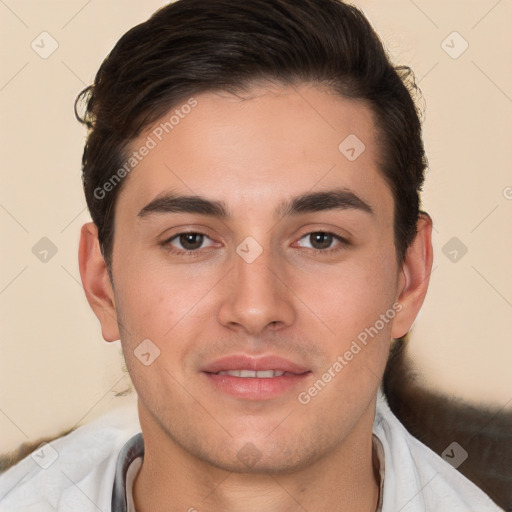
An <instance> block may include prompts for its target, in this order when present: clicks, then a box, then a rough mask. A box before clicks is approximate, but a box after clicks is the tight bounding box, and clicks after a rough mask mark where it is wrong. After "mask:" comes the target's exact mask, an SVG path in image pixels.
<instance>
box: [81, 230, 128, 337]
mask: <svg viewBox="0 0 512 512" xmlns="http://www.w3.org/2000/svg"><path fill="white" fill-rule="evenodd" d="M78 263H79V267H80V277H81V278H82V285H83V287H84V291H85V296H86V297H87V301H88V302H89V305H90V306H91V308H92V310H93V311H94V314H95V315H96V316H97V317H98V320H99V321H100V324H101V331H102V334H103V338H104V339H105V341H116V340H118V339H119V327H118V323H117V312H116V306H115V298H114V290H113V288H112V283H111V282H110V276H109V275H108V270H107V265H106V264H105V260H104V258H103V255H102V254H101V250H100V244H99V241H98V228H97V227H96V225H95V224H94V223H93V222H89V223H87V224H84V225H83V226H82V231H81V233H80V246H79V249H78Z"/></svg>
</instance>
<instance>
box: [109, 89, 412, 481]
mask: <svg viewBox="0 0 512 512" xmlns="http://www.w3.org/2000/svg"><path fill="white" fill-rule="evenodd" d="M195 100H196V101H197V106H195V107H194V108H193V109H190V110H191V111H190V113H188V114H187V115H184V116H183V118H182V117H180V120H179V122H178V123H176V124H175V126H174V128H173V129H172V131H171V130H169V133H168V134H165V132H164V135H165V137H162V140H161V141H159V140H158V137H156V135H155V134H156V133H159V134H160V132H161V130H160V131H158V130H157V131H156V132H155V131H154V130H155V129H158V126H160V123H161V122H165V121H167V120H168V119H169V117H170V116H171V114H172V112H171V113H169V115H166V116H164V118H162V119H161V120H159V121H158V122H157V123H156V124H155V125H154V126H152V127H151V129H150V130H149V131H148V132H147V133H145V134H144V135H142V136H140V137H139V138H138V139H137V140H136V141H135V142H134V143H133V145H132V149H133V150H137V149H138V148H140V147H142V146H143V145H145V144H147V141H148V139H147V137H148V135H149V136H151V138H152V139H153V141H154V142H156V143H157V144H156V146H155V147H153V148H152V149H151V150H150V151H149V152H148V154H147V156H145V157H144V158H143V159H142V161H141V162H140V163H139V164H138V165H137V167H136V168H135V169H134V170H133V171H132V172H131V174H130V175H129V177H128V178H127V182H126V183H125V186H124V188H123V190H122V192H121V193H120V196H119V198H118V203H117V205H116V211H115V241H114V251H113V269H112V270H113V282H114V292H115V306H116V312H117V318H118V321H119V323H120V325H121V326H122V327H121V330H120V333H121V341H122V346H123V350H124V355H125V359H126V362H127V365H128V369H129V372H130V375H131V378H132V380H133V383H134V385H135V388H136V390H137V392H138V395H139V413H140V419H141V424H142V427H143V430H144V429H146V431H147V432H148V433H149V432H151V436H152V437H153V439H160V440H161V441H162V442H161V443H160V444H161V446H162V457H164V456H165V455H166V454H167V455H169V454H170V452H169V451H168V448H166V447H169V446H173V447H175V448H176V449H179V450H185V452H187V453H189V454H193V455H194V456H196V457H198V458H199V459H201V460H203V461H205V462H209V463H212V464H214V465H215V466H218V467H221V468H223V469H226V470H235V471H280V470H291V469H294V468H295V469H296V468H300V467H304V466H307V465H309V464H311V463H312V462H313V461H315V460H317V459H319V458H321V457H325V456H327V455H328V454H332V453H334V452H335V450H336V448H337V447H339V446H340V443H342V442H343V441H344V440H345V439H347V440H348V439H349V438H350V436H352V438H355V437H357V436H361V437H363V436H368V433H369V432H370V431H371V419H372V418H373V413H374V403H375V402H374V400H375V395H376V391H377V388H378V386H379V383H380V379H381V376H382V373H383V370H384V367H385V363H386V360H387V355H388V350H389V341H390V339H391V327H392V323H393V320H392V318H393V316H394V313H395V309H396V304H395V302H396V300H397V298H398V296H399V294H400V287H401V286H403V275H402V273H401V272H400V271H399V269H398V267H397V262H396V256H395V246H394V236H393V210H394V208H393V198H392V194H391V192H390V190H389V188H388V186H387V185H386V183H385V181H384V179H383V178H382V176H381V175H380V173H379V170H378V168H377V161H378V156H379V155H378V153H377V144H376V137H377V134H376V131H375V126H374V123H373V120H372V116H371V113H370V111H369V109H368V108H367V107H366V106H365V105H363V104H362V103H358V102H355V101H353V100H347V99H342V98H340V97H339V96H335V95H334V94H332V93H328V92H326V91H325V90H322V89H320V88H318V87H313V86H302V87H299V88H285V87H282V88H278V87H276V86H273V87H272V88H271V87H270V86H269V87H267V88H263V87H259V88H254V89H253V90H252V91H251V94H250V95H246V96H245V97H244V99H242V98H240V97H236V96H234V95H230V94H228V93H207V94H202V95H198V96H196V97H195ZM185 103H186V101H184V104H185ZM175 108H177V109H178V110H179V109H180V105H177V106H175ZM175 108H173V110H174V109H175ZM188 110H189V109H184V110H181V112H184V111H188ZM354 136H355V137H357V139H359V141H361V142H362V143H363V144H364V150H363V151H362V153H361V150H362V149H363V146H362V145H361V142H358V141H357V139H355V138H354ZM347 137H350V138H349V139H347V142H345V143H344V144H342V145H341V149H340V148H339V146H340V143H342V142H343V141H344V140H345V139H346V138H347ZM150 145H152V144H150ZM352 149H353V150H352ZM359 153H360V154H359ZM354 157H356V158H354ZM319 192H333V198H331V199H329V200H328V198H327V197H323V198H320V201H318V196H316V197H315V196H312V197H311V198H310V199H309V200H307V199H304V200H303V201H299V202H297V201H296V199H297V198H300V197H301V196H307V195H310V194H315V193H319ZM340 192H341V193H340ZM166 195H172V196H174V198H176V197H179V196H200V197H201V198H203V199H204V200H206V201H212V202H215V203H219V204H217V206H222V207H223V209H224V210H225V211H224V213H225V215H224V216H220V215H212V213H215V214H219V213H220V212H219V211H216V210H215V209H213V208H209V210H208V209H207V210H205V209H203V210H198V208H197V206H198V205H197V204H195V203H194V202H193V201H185V202H183V201H182V202H180V203H179V204H178V203H177V202H174V203H172V202H171V201H169V200H167V201H165V200H164V201H159V202H157V203H154V202H153V201H154V200H155V199H161V198H163V197H164V196H166ZM152 202H153V205H152V206H148V205H149V204H150V203H152ZM283 205H287V206H288V208H285V207H284V206H283ZM146 206H148V207H147V208H145V207H146ZM210 210H211V211H210ZM217 210H220V208H217ZM183 233H188V236H185V235H182V234H183ZM194 233H196V235H194ZM180 234H181V235H182V236H179V235H180ZM394 305H395V309H394V308H393V306H394ZM390 311H391V312H392V313H393V315H392V314H391V313H390ZM381 315H384V316H385V318H386V321H383V320H382V316H381ZM379 320H380V321H379ZM365 329H368V330H367V331H365ZM376 331H378V332H377V333H376ZM369 332H371V335H369ZM362 333H366V344H364V343H362V341H361V340H362V339H364V338H365V336H364V335H362ZM358 336H359V338H358ZM143 340H151V341H150V342H148V341H145V342H144V343H145V344H144V345H141V346H140V347H139V345H140V344H141V342H142V341H143ZM354 342H356V344H357V346H358V347H359V350H358V349H357V348H356V345H354ZM138 347H139V348H138ZM156 347H157V348H158V350H159V351H160V355H159V357H157V358H156V359H154V357H155V356H156V354H157V348H156ZM347 351H348V352H350V353H351V354H352V357H350V355H347V354H346V353H347ZM137 355H138V357H137ZM339 356H341V360H340V359H339ZM153 359H154V361H153ZM151 361H152V362H151ZM337 361H338V363H339V365H336V362H337ZM341 361H343V363H342V362H341ZM148 363H151V364H148ZM340 365H341V367H340ZM236 370H253V371H256V370H259V371H263V372H264V373H260V374H256V376H254V374H252V373H250V372H249V373H247V372H242V373H241V375H240V376H237V373H236ZM265 370H276V371H277V373H271V372H265ZM218 372H222V373H220V374H219V373H218ZM225 372H230V373H225ZM282 372H286V373H285V374H283V375H281V373H282ZM326 372H328V373H329V374H330V376H331V378H330V379H328V378H327V377H324V378H323V380H322V376H323V375H324V374H325V373H326ZM244 375H246V376H245V377H244ZM251 375H252V376H251ZM319 379H320V380H322V382H323V385H322V384H318V381H319ZM326 381H328V382H326ZM315 383H317V384H316V387H315ZM311 388H314V389H313V391H311ZM315 389H316V392H315ZM308 390H309V391H308ZM148 437H149V436H148ZM164 440H167V443H165V442H164Z"/></svg>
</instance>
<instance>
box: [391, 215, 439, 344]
mask: <svg viewBox="0 0 512 512" xmlns="http://www.w3.org/2000/svg"><path fill="white" fill-rule="evenodd" d="M432 261H433V251H432V219H431V218H430V216H429V215H428V214H427V213H423V212H422V213H421V214H420V217H419V219H418V223H417V233H416V236H415V238H414V240H413V242H412V244H411V245H410V246H409V248H408V249H407V253H406V255H405V261H404V263H403V266H402V272H401V275H402V277H401V281H403V283H400V288H399V289H401V290H402V291H401V293H400V295H399V297H398V302H399V303H400V304H401V306H402V309H401V311H400V314H399V315H397V317H396V318H395V321H394V323H393V330H392V336H393V338H401V337H402V336H405V335H406V334H407V333H408V332H409V329H410V328H411V326H412V324H413V322H414V320H415V319H416V316H417V315H418V313H419V311H420V309H421V306H422V304H423V301H424V299H425V295H426V293H427V289H428V284H429V281H430V273H431V272H432Z"/></svg>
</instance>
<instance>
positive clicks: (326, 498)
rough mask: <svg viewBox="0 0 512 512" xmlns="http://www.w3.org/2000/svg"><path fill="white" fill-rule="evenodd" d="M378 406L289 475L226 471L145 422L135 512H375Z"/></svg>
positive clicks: (143, 417)
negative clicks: (374, 442)
mask: <svg viewBox="0 0 512 512" xmlns="http://www.w3.org/2000/svg"><path fill="white" fill-rule="evenodd" d="M374 405H375V404H374V403H372V405H371V406H370V408H369V410H368V411H366V412H365V416H367V417H365V418H361V421H360V422H359V424H358V425H357V426H356V427H355V428H354V429H353V430H352V431H351V432H350V434H349V435H348V436H347V437H346V438H345V439H343V440H342V441H341V442H340V444H339V445H338V446H337V447H336V448H335V449H334V450H332V451H331V452H330V453H329V454H327V455H325V456H323V457H321V458H319V459H318V460H317V461H315V462H314V463H312V464H311V463H309V464H307V466H305V467H302V468H298V469H297V470H296V471H293V472H287V473H235V472H229V471H225V470H223V469H220V468H218V467H215V466H213V465H211V464H209V463H207V462H205V461H202V460H200V459H198V458H197V457H194V456H193V455H191V454H189V453H188V452H186V451H185V450H183V449H182V448H181V447H180V446H179V445H178V444H177V443H175V442H174V441H173V440H172V439H170V438H169V436H168V435H167V433H165V432H164V431H163V430H162V429H161V428H160V427H159V426H157V424H156V423H153V422H151V421H147V417H145V416H142V417H141V427H142V432H143V435H144V443H145V455H144V462H143V464H142V467H141V470H140V472H139V474H138V476H137V478H136V480H135V482H134V486H133V496H134V502H135V506H136V509H137V512H149V511H151V510H167V511H169V512H178V511H180V512H182V511H188V512H217V511H219V510H222V511H223V512H235V511H239V510H244V511H246V512H260V511H261V510H272V511H274V512H296V511H303V510H304V511H311V510H331V511H336V512H348V511H350V512H374V511H375V510H376V508H377V502H378V498H379V483H378V476H377V474H376V471H375V468H374V461H373V450H372V426H373V416H374V411H375V408H374ZM140 407H141V404H140V402H139V408H140ZM139 410H140V409H139Z"/></svg>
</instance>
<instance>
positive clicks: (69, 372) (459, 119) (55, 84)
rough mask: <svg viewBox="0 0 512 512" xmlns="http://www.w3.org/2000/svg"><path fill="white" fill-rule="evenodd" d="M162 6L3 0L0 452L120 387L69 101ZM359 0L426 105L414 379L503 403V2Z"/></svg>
mask: <svg viewBox="0 0 512 512" xmlns="http://www.w3.org/2000/svg"><path fill="white" fill-rule="evenodd" d="M205 1H206V0H205ZM162 5H164V2H162V1H158V0H147V1H144V2H142V1H133V0H122V1H114V0H101V1H100V0H89V1H85V0H80V1H35V0H32V1H21V0H2V1H1V2H0V19H1V22H0V23H1V26H0V34H1V35H0V38H1V41H0V42H1V45H2V46H1V48H2V50H1V53H2V66H0V108H1V121H2V122H1V128H0V130H1V132H0V141H1V152H0V158H1V164H0V169H1V188H0V226H1V227H0V229H1V236H2V251H1V265H0V268H1V273H0V311H1V313H0V315H1V333H0V451H5V450H8V449H10V448H13V447H15V446H17V445H18V444H20V443H21V442H23V441H25V440H27V439H34V438H36V437H37V436H40V435H51V434H56V433H58V432H59V431H60V430H61V429H63V428H67V427H71V426H73V425H75V424H77V423H79V422H87V421H90V420H91V419H93V418H94V417H96V416H98V415H99V414H101V413H102V412H103V411H105V410H106V409H108V408H109V407H112V405H113V404H114V403H117V402H119V401H121V400H123V399H122V398H119V397H118V396H116V395H119V394H120V393H121V394H122V393H123V391H124V390H126V389H127V388H128V387H129V381H128V380H127V379H126V377H123V372H122V370H121V360H120V355H119V354H120V346H119V343H118V342H117V343H112V344H107V343H105V342H104V341H103V340H102V337H101V332H100V329H99V325H98V322H97V320H96V318H95V317H94V315H93V313H92V312H91V311H90V309H89V306H88V304H87V302H86V299H85V296H84V293H83V290H82V287H81V284H80V278H79V273H78V264H77V247H78V235H79V229H80V226H81V225H82V224H83V223H84V222H86V221H88V220H89V217H88V213H87V211H86V209H85V201H84V198H83V193H82V189H81V181H80V159H81V154H82V147H83V141H84V135H85V134H84V130H83V129H82V127H81V126H80V125H79V124H78V123H77V122H76V121H75V119H74V115H73V100H74V98H75V96H76V95H77V93H78V92H79V91H80V90H81V89H82V88H83V87H84V86H85V85H88V84H89V83H90V82H91V81H92V80H93V77H94V74H95V72H96V70H97V69H98V67H99V65H100V63H101V61H102V59H103V58H104V57H105V56H106V54H107V53H108V52H109V51H110V49H111V48H112V46H113V45H114V44H115V42H116V41H117V40H118V38H119V37H120V36H121V35H122V34H123V33H124V32H125V31H126V30H127V29H128V28H130V27H132V26H133V25H134V24H136V23H139V22H141V21H143V20H145V19H146V18H147V17H148V16H149V15H150V14H151V13H152V12H153V11H154V10H156V9H157V8H158V7H160V6H162ZM358 5H360V6H361V7H362V8H363V9H364V10H365V12H366V13H367V15H368V16H369V17H370V19H371V21H372V23H373V25H374V26H375V28H376V29H377V31H378V32H379V33H380V34H381V36H382V38H383V40H384V41H385V44H386V46H387V48H388V50H389V52H390V53H391V54H392V55H393V57H394V60H395V62H396V63H400V64H408V65H410V66H412V68H413V69H414V70H415V72H416V75H417V78H418V80H419V85H420V87H421V89H422V91H423V94H424V103H425V105H426V120H425V141H426V147H427V151H428V155H429V160H430V171H429V173H428V177H427V184H426V187H425V193H424V207H425V209H427V210H428V211H429V212H430V213H431V214H432V216H433V218H434V222H435V226H436V232H435V236H434V243H435V263H434V266H435V271H434V273H433V275H432V282H431V289H430V293H429V295H428V297H427V302H426V304H425V306H424V308H423V310H422V313H421V315H420V318H419V319H418V321H417V322H416V325H415V328H414V331H413V336H412V353H413V355H414V357H415V360H416V362H417V365H418V368H419V369H420V370H421V373H422V375H423V377H424V381H425V385H428V386H430V387H432V388H436V389H441V390H443V391H445V392H447V393H450V394H455V395H457V396H460V397H463V398H466V399H468V400H471V401H474V402H478V401H487V402H492V403H493V404H494V405H496V406H497V407H510V406H511V404H512V372H511V371H510V369H511V362H512V343H511V334H510V333H511V330H512V270H511V261H512V258H511V255H512V171H511V162H512V149H511V148H512V143H511V135H512V129H511V128H512V72H511V66H510V63H511V62H512V36H511V31H510V20H512V2H511V1H510V0H500V1H496V0H478V1H476V0H473V1H468V0H464V1H463V0H455V1H453V0H452V1H451V2H449V1H441V0H415V1H414V2H413V1H412V0H409V1H407V0H400V1H390V0H386V1H384V0H362V1H360V2H358ZM43 31H46V32H48V33H49V34H51V37H52V38H53V39H55V41H56V42H57V43H58V48H57V50H56V51H55V52H54V53H53V54H52V55H50V56H49V57H48V58H47V59H43V58H41V57H40V56H39V54H38V53H36V52H35V51H34V50H33V49H32V47H31V43H32V41H34V40H35V42H36V43H35V44H39V46H40V48H39V51H40V52H41V51H43V50H44V49H43V48H41V46H42V43H41V42H40V41H41V37H45V38H46V39H45V40H44V41H45V43H44V48H45V49H46V50H48V49H49V48H51V46H50V44H51V41H50V39H49V37H48V36H39V35H40V34H41V33H42V32H43ZM454 31H456V32H458V34H459V35H451V36H450V37H448V36H449V35H450V34H452V32H454ZM447 37H448V39H447ZM445 40H446V42H445V43H442V42H443V41H445ZM464 41H467V44H468V45H469V46H468V48H467V50H466V51H465V52H464V53H462V54H461V55H460V56H459V57H458V58H452V56H455V55H456V54H457V53H459V52H460V51H461V50H462V49H463V48H464V46H465V42H464ZM445 50H447V51H448V52H450V53H451V54H452V56H450V55H449V54H448V53H447V52H446V51H445ZM42 237H47V238H49V239H50V240H51V241H52V243H53V244H55V246H56V247H57V249H58V252H57V253H56V254H55V255H54V256H53V257H51V258H49V259H48V261H47V262H46V263H43V262H41V261H40V260H39V259H38V258H36V256H35V255H34V254H33V253H32V248H33V246H34V245H35V244H36V243H37V242H38V241H39V240H40V239H41V238H42ZM453 237H456V238H457V239H458V240H459V241H460V242H458V243H462V244H464V245H465V246H466V247H467V249H468V252H467V254H465V255H464V256H461V253H460V252H459V253H458V257H459V259H458V261H457V262H453V261H451V260H450V258H452V257H453V256H454V254H453V253H452V255H451V256H450V254H449V253H450V251H453V247H451V246H450V245H448V246H447V248H446V249H445V250H444V252H446V253H447V254H448V256H446V255H445V254H444V252H443V247H445V244H447V243H448V242H449V241H450V240H451V239H452V238H453ZM452 243H453V242H452ZM132 397H133V395H132ZM132 397H128V398H125V399H124V400H126V399H128V400H132V399H133V398H132Z"/></svg>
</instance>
